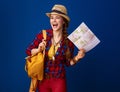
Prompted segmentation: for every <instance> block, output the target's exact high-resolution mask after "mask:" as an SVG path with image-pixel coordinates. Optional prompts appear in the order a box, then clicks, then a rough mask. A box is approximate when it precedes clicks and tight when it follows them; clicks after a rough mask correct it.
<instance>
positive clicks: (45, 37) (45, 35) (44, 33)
mask: <svg viewBox="0 0 120 92" xmlns="http://www.w3.org/2000/svg"><path fill="white" fill-rule="evenodd" d="M42 34H43V39H44V40H46V39H47V33H46V30H42Z"/></svg>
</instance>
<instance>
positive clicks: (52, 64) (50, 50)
mask: <svg viewBox="0 0 120 92" xmlns="http://www.w3.org/2000/svg"><path fill="white" fill-rule="evenodd" d="M46 15H47V16H48V17H49V18H50V24H51V27H52V29H50V30H46V32H47V40H46V41H44V40H42V39H43V36H42V33H39V34H38V35H37V36H36V38H35V40H34V41H33V43H32V44H31V45H30V46H29V47H28V48H27V50H26V53H27V55H32V54H37V53H38V52H40V51H41V52H42V51H43V49H44V46H46V50H45V61H44V62H45V65H44V79H43V80H42V81H41V82H39V83H38V90H39V92H66V75H65V68H64V65H67V66H70V65H74V64H76V63H77V62H78V61H79V60H80V59H81V58H83V57H84V55H85V51H84V50H83V49H81V50H80V51H79V52H78V54H77V55H76V56H73V52H74V45H73V44H72V42H70V41H69V40H68V39H67V36H68V35H67V30H66V29H67V27H68V24H69V21H70V19H69V17H68V15H67V10H66V7H65V6H63V5H54V6H53V8H52V11H51V12H50V13H46Z"/></svg>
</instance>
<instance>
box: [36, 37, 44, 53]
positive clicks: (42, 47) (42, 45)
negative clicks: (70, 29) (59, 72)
mask: <svg viewBox="0 0 120 92" xmlns="http://www.w3.org/2000/svg"><path fill="white" fill-rule="evenodd" d="M45 46H46V41H45V40H44V39H43V40H42V42H41V43H40V44H39V46H38V51H40V52H42V51H43V50H44V48H45Z"/></svg>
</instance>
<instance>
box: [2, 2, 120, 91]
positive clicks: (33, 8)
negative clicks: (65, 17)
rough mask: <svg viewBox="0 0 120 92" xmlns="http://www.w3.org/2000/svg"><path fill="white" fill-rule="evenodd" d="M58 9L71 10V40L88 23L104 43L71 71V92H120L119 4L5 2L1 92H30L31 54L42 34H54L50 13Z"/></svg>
mask: <svg viewBox="0 0 120 92" xmlns="http://www.w3.org/2000/svg"><path fill="white" fill-rule="evenodd" d="M54 4H64V5H65V6H66V7H67V9H68V14H69V16H70V18H71V22H70V26H69V34H70V33H71V32H72V31H73V30H74V29H75V28H76V27H77V26H78V25H79V24H80V23H81V22H82V21H84V22H85V23H86V24H87V25H88V27H89V28H90V29H91V30H92V31H93V32H94V33H95V34H96V36H97V37H98V38H99V39H100V40H101V43H100V44H99V45H98V46H97V47H96V48H94V49H93V50H91V51H90V52H88V53H86V56H85V58H84V59H82V60H81V62H79V63H78V64H77V65H75V66H73V67H69V68H66V69H67V84H68V92H120V88H119V86H120V55H119V51H120V49H119V48H120V44H119V43H120V41H119V35H120V23H119V22H120V13H119V12H120V10H119V8H120V5H119V0H75V1H73V0H66V1H65V0H1V1H0V92H8V91H9V92H28V88H29V82H30V79H29V78H28V76H27V74H26V72H25V70H24V65H25V60H24V58H25V57H26V54H25V49H26V48H27V46H28V44H29V43H31V41H32V40H33V38H34V37H35V35H36V34H37V33H38V32H39V31H40V30H42V29H48V28H50V25H49V18H48V17H46V15H45V13H46V12H49V11H50V10H51V8H52V6H53V5H54ZM76 53H77V48H76V49H75V54H76Z"/></svg>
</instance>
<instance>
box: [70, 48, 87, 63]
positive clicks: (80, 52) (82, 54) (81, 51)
mask: <svg viewBox="0 0 120 92" xmlns="http://www.w3.org/2000/svg"><path fill="white" fill-rule="evenodd" d="M84 56H85V50H84V49H80V51H79V52H78V54H77V55H76V56H74V57H73V58H72V59H71V60H70V65H74V64H76V63H77V62H78V61H79V60H80V59H82V58H83V57H84Z"/></svg>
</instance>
